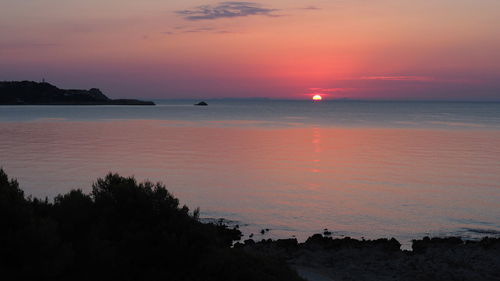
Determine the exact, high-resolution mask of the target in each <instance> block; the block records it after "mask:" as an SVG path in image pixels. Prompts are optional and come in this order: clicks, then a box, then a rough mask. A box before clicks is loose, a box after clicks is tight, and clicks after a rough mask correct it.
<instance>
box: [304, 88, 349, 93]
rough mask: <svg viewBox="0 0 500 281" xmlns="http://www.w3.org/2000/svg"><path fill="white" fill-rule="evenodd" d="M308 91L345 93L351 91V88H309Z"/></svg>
mask: <svg viewBox="0 0 500 281" xmlns="http://www.w3.org/2000/svg"><path fill="white" fill-rule="evenodd" d="M309 90H310V91H315V92H323V93H333V92H345V91H350V90H352V89H351V88H309Z"/></svg>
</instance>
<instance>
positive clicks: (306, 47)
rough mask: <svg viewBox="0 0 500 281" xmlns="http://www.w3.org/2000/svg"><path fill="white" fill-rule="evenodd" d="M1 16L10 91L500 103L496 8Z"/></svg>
mask: <svg viewBox="0 0 500 281" xmlns="http://www.w3.org/2000/svg"><path fill="white" fill-rule="evenodd" d="M3 6H4V7H3V8H4V9H3V11H9V12H8V13H4V14H3V15H2V17H0V61H1V62H2V63H1V64H0V80H41V79H42V78H46V79H47V80H48V81H49V82H52V83H53V84H56V85H58V86H61V87H66V88H91V87H98V88H101V89H102V90H103V91H104V92H105V93H107V94H109V95H110V96H111V97H148V98H210V97H270V98H286V99H304V98H306V96H307V94H308V93H310V92H311V91H313V92H318V93H320V94H322V95H332V94H334V97H335V98H353V99H426V100H428V99H439V100H443V99H453V100H500V53H498V51H497V50H498V49H500V32H499V30H500V22H499V21H498V20H497V15H498V14H499V13H500V2H498V1H493V0H479V1H472V0H454V1H452V0H437V1H433V2H432V3H430V2H429V3H428V2H425V1H424V2H422V1H420V2H417V1H410V0H402V1H401V0H400V1H396V0H375V1H356V0H355V1H291V0H271V1H266V2H264V1H261V2H237V1H236V2H225V3H224V2H217V1H203V0H186V1H169V2H164V1H156V0H145V1H140V2H137V1H132V0H121V1H118V0H102V1H97V0H89V1H85V2H74V1H73V2H68V1H63V0H40V1H11V2H9V3H6V4H4V5H3ZM200 6H204V7H205V8H207V9H200V8H199V7H200ZM221 11H229V12H228V13H221ZM311 87H316V88H317V89H321V90H311Z"/></svg>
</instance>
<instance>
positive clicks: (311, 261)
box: [236, 234, 500, 281]
mask: <svg viewBox="0 0 500 281" xmlns="http://www.w3.org/2000/svg"><path fill="white" fill-rule="evenodd" d="M400 246H401V244H400V243H399V242H398V241H397V240H396V239H394V238H392V239H377V240H364V239H363V240H357V239H352V238H349V237H346V238H343V239H334V238H331V237H325V236H323V235H321V234H316V235H313V236H311V237H310V238H309V239H307V241H306V242H304V243H297V240H295V239H285V240H277V241H272V240H262V241H260V242H254V241H252V240H250V241H249V240H247V241H245V243H244V244H238V245H237V246H236V247H240V248H243V249H245V250H246V251H249V252H258V253H261V254H264V255H268V256H273V257H279V258H282V259H285V260H287V262H288V264H289V265H290V266H291V267H292V268H294V269H296V270H297V271H298V272H299V273H300V274H301V275H302V277H305V278H306V279H308V280H310V281H314V280H318V281H319V280H321V281H323V280H366V281H368V280H377V281H384V280H408V281H417V280H436V281H437V280H470V281H473V280H500V238H484V239H482V240H480V241H463V240H462V239H460V238H457V237H451V238H428V237H425V238H423V239H421V240H414V241H413V251H403V250H401V249H400Z"/></svg>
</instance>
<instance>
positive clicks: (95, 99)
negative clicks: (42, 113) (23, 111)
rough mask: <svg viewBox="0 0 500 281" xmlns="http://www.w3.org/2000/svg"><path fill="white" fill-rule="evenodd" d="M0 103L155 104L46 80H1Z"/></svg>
mask: <svg viewBox="0 0 500 281" xmlns="http://www.w3.org/2000/svg"><path fill="white" fill-rule="evenodd" d="M0 105H155V104H154V102H152V101H141V100H135V99H110V98H108V97H107V96H105V95H104V94H103V93H102V92H101V91H100V90H99V89H95V88H92V89H90V90H63V89H59V88H58V87H56V86H54V85H51V84H49V83H46V82H41V83H38V82H32V81H22V82H16V81H12V82H0Z"/></svg>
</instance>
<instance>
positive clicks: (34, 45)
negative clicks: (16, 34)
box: [0, 41, 59, 50]
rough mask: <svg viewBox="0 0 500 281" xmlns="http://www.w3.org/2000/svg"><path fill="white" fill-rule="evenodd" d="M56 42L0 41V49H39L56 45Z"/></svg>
mask: <svg viewBox="0 0 500 281" xmlns="http://www.w3.org/2000/svg"><path fill="white" fill-rule="evenodd" d="M57 46H59V44H56V43H40V42H31V41H19V42H0V50H19V49H40V48H52V47H57Z"/></svg>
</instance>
